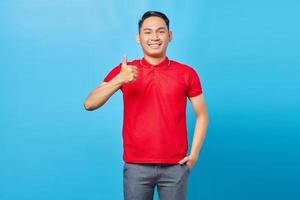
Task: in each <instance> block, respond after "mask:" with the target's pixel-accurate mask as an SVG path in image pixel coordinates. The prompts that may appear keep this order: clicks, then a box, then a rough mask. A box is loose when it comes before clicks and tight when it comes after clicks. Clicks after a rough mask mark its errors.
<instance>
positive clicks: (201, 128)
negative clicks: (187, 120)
mask: <svg viewBox="0 0 300 200" xmlns="http://www.w3.org/2000/svg"><path fill="white" fill-rule="evenodd" d="M207 125H208V117H207V113H203V114H201V115H199V116H198V117H197V120H196V124H195V130H194V137H193V142H192V147H191V153H190V159H193V160H195V161H196V160H197V159H198V156H199V153H200V150H201V147H202V144H203V142H204V139H205V135H206V130H207Z"/></svg>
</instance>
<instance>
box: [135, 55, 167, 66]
mask: <svg viewBox="0 0 300 200" xmlns="http://www.w3.org/2000/svg"><path fill="white" fill-rule="evenodd" d="M170 64H171V61H170V60H169V58H168V57H167V56H166V57H165V59H164V60H163V61H161V62H160V63H159V64H157V65H152V64H151V63H149V62H148V61H147V60H146V59H145V57H143V58H142V59H141V60H140V65H141V66H143V67H147V68H150V67H156V68H168V67H169V66H170Z"/></svg>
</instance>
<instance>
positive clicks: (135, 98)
mask: <svg viewBox="0 0 300 200" xmlns="http://www.w3.org/2000/svg"><path fill="white" fill-rule="evenodd" d="M136 40H137V43H139V44H140V45H141V47H142V50H143V53H144V57H143V58H142V59H140V60H134V61H132V62H128V61H127V57H124V59H123V62H122V63H121V64H119V65H118V66H116V67H115V68H113V69H112V70H111V71H110V72H109V73H108V75H107V76H106V77H105V79H104V81H103V83H101V84H100V85H99V86H98V87H97V88H96V89H95V90H94V91H92V92H91V93H90V94H89V95H88V97H87V99H86V101H85V103H84V106H85V108H86V110H95V109H97V108H99V107H101V106H102V105H103V104H105V102H106V101H107V100H108V99H109V98H110V97H111V96H112V95H113V94H114V93H115V92H116V91H117V90H118V89H121V91H122V93H123V102H124V121H123V150H124V152H123V160H124V162H125V163H124V170H123V175H124V177H123V181H124V197H125V200H134V199H137V200H152V199H153V194H154V189H155V187H156V186H157V190H158V195H159V198H160V200H183V199H185V196H186V188H187V182H188V181H187V180H188V175H189V173H190V171H191V170H192V168H193V166H194V165H195V163H196V161H197V159H198V155H199V152H200V149H201V146H202V144H203V141H204V138H205V135H206V128H207V124H208V115H207V110H206V106H205V102H204V97H203V94H202V88H201V84H200V80H199V77H198V75H197V73H196V71H195V70H194V69H193V68H192V67H189V66H187V65H184V64H181V63H179V62H176V61H173V60H169V59H168V57H167V56H166V51H167V47H168V43H169V42H170V41H171V40H172V32H171V31H169V20H168V18H167V16H166V15H164V14H163V13H161V12H157V11H148V12H146V13H145V14H144V15H143V16H142V19H141V20H140V21H139V33H138V34H137V36H136ZM187 97H188V98H189V100H190V101H191V104H192V107H193V110H194V112H195V114H196V117H197V120H196V125H195V130H194V137H193V143H192V147H191V153H190V155H189V156H186V153H187V149H188V141H187V128H186V101H187Z"/></svg>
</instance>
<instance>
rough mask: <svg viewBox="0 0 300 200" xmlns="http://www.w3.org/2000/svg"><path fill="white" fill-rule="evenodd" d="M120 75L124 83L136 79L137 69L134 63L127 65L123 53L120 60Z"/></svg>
mask: <svg viewBox="0 0 300 200" xmlns="http://www.w3.org/2000/svg"><path fill="white" fill-rule="evenodd" d="M120 76H121V77H122V79H123V80H124V83H130V82H133V81H135V80H136V79H137V77H138V70H137V67H136V66H134V65H127V56H126V55H125V56H124V58H123V62H122V67H121V71H120Z"/></svg>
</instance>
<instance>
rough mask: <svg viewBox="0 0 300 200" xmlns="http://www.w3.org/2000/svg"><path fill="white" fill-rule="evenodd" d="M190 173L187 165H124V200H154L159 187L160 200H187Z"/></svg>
mask: <svg viewBox="0 0 300 200" xmlns="http://www.w3.org/2000/svg"><path fill="white" fill-rule="evenodd" d="M189 173H190V170H189V168H188V166H187V165H186V164H182V165H181V164H133V163H124V167H123V187H124V199H125V200H153V195H154V189H155V186H157V191H158V196H159V199H160V200H185V199H186V197H185V196H186V189H187V182H188V175H189Z"/></svg>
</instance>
